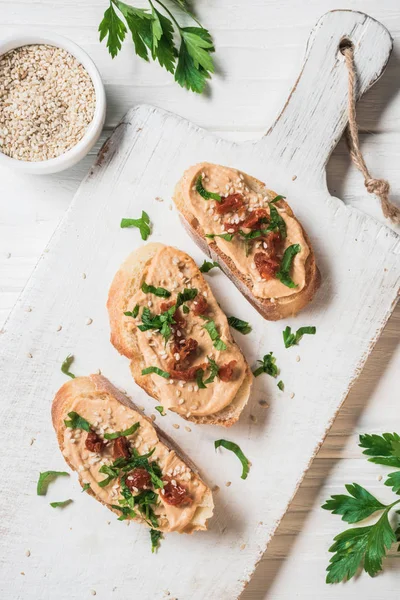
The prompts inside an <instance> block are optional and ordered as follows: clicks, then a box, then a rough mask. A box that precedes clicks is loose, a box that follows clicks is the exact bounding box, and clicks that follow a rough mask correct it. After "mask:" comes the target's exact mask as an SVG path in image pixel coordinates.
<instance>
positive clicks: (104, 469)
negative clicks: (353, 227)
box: [97, 465, 119, 487]
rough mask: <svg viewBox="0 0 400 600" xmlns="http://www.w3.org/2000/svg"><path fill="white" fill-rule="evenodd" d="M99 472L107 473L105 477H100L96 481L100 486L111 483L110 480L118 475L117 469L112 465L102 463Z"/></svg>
mask: <svg viewBox="0 0 400 600" xmlns="http://www.w3.org/2000/svg"><path fill="white" fill-rule="evenodd" d="M99 473H103V474H104V475H107V477H106V478H105V479H102V480H101V481H98V482H97V483H98V485H99V486H100V487H106V485H108V484H109V483H111V481H112V480H113V479H116V478H117V477H118V475H119V473H118V470H117V469H115V468H113V467H110V465H103V466H102V467H100V469H99Z"/></svg>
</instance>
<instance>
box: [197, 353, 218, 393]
mask: <svg viewBox="0 0 400 600" xmlns="http://www.w3.org/2000/svg"><path fill="white" fill-rule="evenodd" d="M207 360H208V362H209V365H210V375H209V376H208V377H207V379H206V380H205V382H204V383H205V385H208V384H209V383H212V382H213V381H214V379H215V377H216V376H217V375H218V372H219V366H218V365H217V363H216V362H215V360H214V359H213V358H211V357H210V356H207ZM199 387H200V386H199Z"/></svg>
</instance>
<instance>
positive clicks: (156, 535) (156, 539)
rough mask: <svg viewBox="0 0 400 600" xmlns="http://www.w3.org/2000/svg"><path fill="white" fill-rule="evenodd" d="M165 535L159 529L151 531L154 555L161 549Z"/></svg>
mask: <svg viewBox="0 0 400 600" xmlns="http://www.w3.org/2000/svg"><path fill="white" fill-rule="evenodd" d="M162 537H163V534H162V532H161V531H158V530H157V529H150V540H151V552H152V554H153V553H154V552H156V551H157V549H158V548H159V547H160V540H161V539H162Z"/></svg>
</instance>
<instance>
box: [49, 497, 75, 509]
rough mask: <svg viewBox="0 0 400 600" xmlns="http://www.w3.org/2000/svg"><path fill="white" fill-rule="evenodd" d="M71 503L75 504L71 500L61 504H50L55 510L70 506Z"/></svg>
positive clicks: (63, 501)
mask: <svg viewBox="0 0 400 600" xmlns="http://www.w3.org/2000/svg"><path fill="white" fill-rule="evenodd" d="M71 502H73V500H72V499H71V498H69V499H68V500H62V501H61V502H50V506H52V507H53V508H64V506H68V504H71Z"/></svg>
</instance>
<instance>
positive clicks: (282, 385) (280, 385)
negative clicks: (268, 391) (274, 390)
mask: <svg viewBox="0 0 400 600" xmlns="http://www.w3.org/2000/svg"><path fill="white" fill-rule="evenodd" d="M276 385H277V386H278V388H279V389H280V390H281V392H283V391H284V389H285V384H284V383H283V381H282V379H281V380H280V381H278V383H277V384H276Z"/></svg>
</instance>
